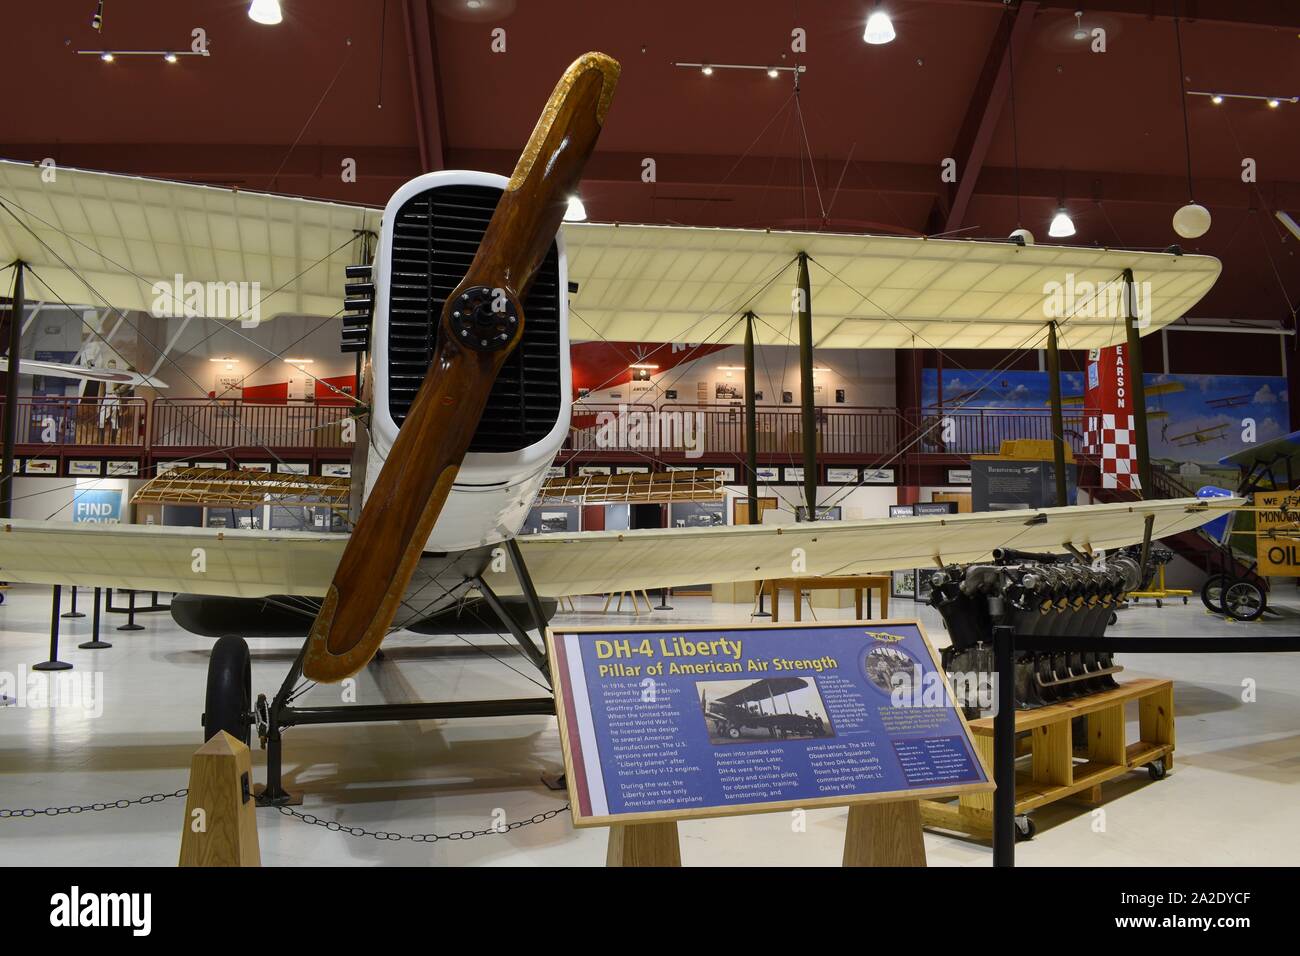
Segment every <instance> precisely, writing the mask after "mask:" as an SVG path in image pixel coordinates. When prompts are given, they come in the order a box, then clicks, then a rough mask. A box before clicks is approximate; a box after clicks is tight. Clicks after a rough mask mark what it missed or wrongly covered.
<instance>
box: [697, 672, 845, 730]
mask: <svg viewBox="0 0 1300 956" xmlns="http://www.w3.org/2000/svg"><path fill="white" fill-rule="evenodd" d="M807 686H808V680H807V679H806V678H803V677H767V678H764V679H763V680H757V681H754V682H753V683H752V684H749V685H747V686H745V687H742V688H740V690H737V691H733V692H731V693H730V694H723V695H722V696H721V697H717V698H715V699H714V700H709V699H708V692H707V690H706V689H705V688H704V687H701V688H700V710H702V711H703V712H704V719H705V721H706V722H707V723H708V725H709V734H710V736H713V737H718V738H727V739H731V740H739V739H740V738H741V737H743V736H744V733H745V730H746V729H751V728H752V729H753V730H757V731H760V732H763V733H766V734H767V735H768V736H769V737H774V738H778V739H781V738H786V737H829V736H832V734H833V731H832V729H831V726H830V725H829V724H828V723H827V722H826V719H825V718H824V717H822V716H820V715H814V714H812V713H811V712H806V713H803V714H797V713H795V711H794V707H793V706H792V705H791V704H790V694H791V693H792V692H793V691H797V690H803V689H804V688H805V687H807ZM777 695H781V696H782V697H784V698H785V707H786V710H785V713H781V711H780V710H779V708H778V706H777Z"/></svg>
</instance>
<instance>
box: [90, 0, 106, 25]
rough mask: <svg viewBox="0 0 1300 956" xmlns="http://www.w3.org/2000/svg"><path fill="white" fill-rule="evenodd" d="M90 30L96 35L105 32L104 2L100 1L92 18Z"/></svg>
mask: <svg viewBox="0 0 1300 956" xmlns="http://www.w3.org/2000/svg"><path fill="white" fill-rule="evenodd" d="M90 29H92V30H94V31H95V32H96V33H103V32H104V0H99V3H98V4H97V5H96V6H95V15H94V16H93V17H91V18H90Z"/></svg>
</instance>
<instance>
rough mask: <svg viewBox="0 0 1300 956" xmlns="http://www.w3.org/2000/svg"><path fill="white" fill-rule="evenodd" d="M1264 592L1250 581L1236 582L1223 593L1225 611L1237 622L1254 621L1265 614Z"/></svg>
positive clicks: (1265, 601) (1265, 600)
mask: <svg viewBox="0 0 1300 956" xmlns="http://www.w3.org/2000/svg"><path fill="white" fill-rule="evenodd" d="M1266 603H1267V599H1266V598H1265V597H1264V592H1263V591H1262V590H1261V589H1260V587H1259V586H1258V585H1256V584H1253V583H1251V582H1250V581H1240V580H1238V581H1235V582H1233V583H1231V584H1229V585H1228V586H1227V587H1226V588H1224V591H1223V610H1224V611H1225V612H1226V613H1227V615H1228V616H1229V617H1231V618H1233V619H1234V620H1237V621H1253V620H1256V619H1257V618H1258V617H1259V616H1260V615H1261V614H1263V613H1264V606H1265V604H1266Z"/></svg>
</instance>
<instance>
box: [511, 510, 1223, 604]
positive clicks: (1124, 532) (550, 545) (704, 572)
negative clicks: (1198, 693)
mask: <svg viewBox="0 0 1300 956" xmlns="http://www.w3.org/2000/svg"><path fill="white" fill-rule="evenodd" d="M1243 503H1244V502H1243V501H1242V499H1240V498H1217V499H1213V500H1211V501H1209V502H1204V501H1198V500H1197V499H1194V498H1180V499H1173V500H1169V501H1139V502H1133V503H1131V504H1130V503H1119V504H1101V505H1084V506H1072V507H1068V508H1043V509H1040V510H1038V511H1002V512H991V513H979V514H962V515H948V516H946V517H929V516H926V517H916V518H876V519H871V520H867V521H819V522H815V523H811V524H798V525H785V526H779V527H777V526H771V525H757V526H747V525H740V526H731V527H726V528H694V529H691V528H678V529H665V530H651V531H593V532H588V533H585V534H576V535H574V534H539V535H526V536H524V537H521V538H519V547H520V549H521V551H522V552H523V555H524V561H525V562H526V563H527V565H528V570H529V573H530V574H531V575H532V577H533V583H534V584H535V585H536V586H537V590H538V593H540V594H542V595H545V596H547V597H561V596H564V595H572V594H598V593H604V592H608V591H621V590H626V589H629V588H658V587H680V586H682V585H686V584H705V583H721V582H728V581H755V580H762V579H766V578H778V577H780V578H788V577H796V576H798V575H797V574H796V573H795V572H794V571H793V570H792V567H793V562H794V560H795V557H796V555H795V553H794V552H795V549H796V548H799V549H802V551H803V562H804V568H803V570H802V571H800V572H798V573H799V574H806V575H810V576H811V575H829V574H869V573H873V572H885V571H891V570H894V569H899V568H924V567H934V566H935V564H936V562H938V561H942V562H944V563H966V562H972V561H983V560H988V559H989V558H990V557H991V556H992V551H993V549H994V548H999V547H1008V548H1015V549H1017V550H1023V551H1049V552H1053V553H1056V554H1061V553H1064V552H1065V551H1067V550H1068V549H1066V548H1065V547H1064V545H1065V544H1071V545H1073V546H1074V547H1076V548H1078V549H1079V550H1081V551H1084V550H1089V549H1091V550H1093V551H1101V550H1106V549H1110V548H1116V547H1121V546H1123V545H1127V544H1135V543H1137V542H1139V541H1141V540H1142V531H1143V526H1144V519H1145V517H1146V515H1154V516H1155V527H1154V530H1153V532H1152V538H1153V539H1155V538H1162V537H1165V536H1167V535H1171V534H1176V533H1178V532H1179V531H1186V530H1188V529H1190V528H1196V527H1199V526H1200V525H1202V524H1205V523H1206V522H1208V521H1211V520H1213V519H1214V518H1217V517H1219V516H1221V515H1222V514H1224V512H1225V511H1226V510H1228V509H1231V508H1233V507H1240V506H1241V505H1242V504H1243ZM1044 518H1045V519H1046V520H1043V519H1044ZM486 579H487V581H488V584H490V585H491V586H492V588H493V590H496V591H497V592H498V593H499V594H517V593H519V587H518V585H517V584H516V583H515V580H514V575H513V573H512V572H511V571H510V570H509V569H506V570H505V571H503V572H497V573H493V574H489V575H487V576H486Z"/></svg>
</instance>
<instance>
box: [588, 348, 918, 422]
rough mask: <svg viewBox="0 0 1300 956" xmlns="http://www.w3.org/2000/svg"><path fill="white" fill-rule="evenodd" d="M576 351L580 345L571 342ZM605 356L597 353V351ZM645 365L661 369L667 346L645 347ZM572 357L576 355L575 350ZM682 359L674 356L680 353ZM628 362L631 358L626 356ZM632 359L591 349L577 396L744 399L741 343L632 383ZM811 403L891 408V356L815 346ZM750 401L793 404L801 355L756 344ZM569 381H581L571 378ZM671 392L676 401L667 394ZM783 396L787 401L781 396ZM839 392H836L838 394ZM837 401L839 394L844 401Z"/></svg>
mask: <svg viewBox="0 0 1300 956" xmlns="http://www.w3.org/2000/svg"><path fill="white" fill-rule="evenodd" d="M576 348H577V349H582V345H579V346H577V347H576ZM602 353H603V354H602ZM645 353H646V354H645V359H644V364H659V365H661V366H667V365H668V364H669V362H671V361H673V360H674V359H673V356H672V354H671V351H669V350H663V353H662V354H660V352H659V351H657V350H656V347H655V346H653V345H648V346H646V347H645ZM575 354H577V353H575ZM678 358H679V359H680V357H678ZM629 359H630V360H631V361H629ZM633 361H636V356H635V355H628V354H627V353H626V352H625V351H624V350H622V349H603V350H599V351H597V355H596V357H595V358H593V359H590V360H588V361H587V362H586V363H585V364H584V365H583V371H584V372H585V373H586V376H585V381H586V382H588V383H590V385H591V386H597V385H602V384H604V383H606V382H608V383H609V384H608V385H607V386H606V387H592V388H591V390H590V392H589V393H588V394H587V395H585V396H583V399H584V400H585V401H587V402H590V403H602V404H603V403H610V404H618V403H620V402H624V403H634V402H635V403H642V404H652V405H662V404H665V403H671V402H677V403H684V404H696V403H698V404H704V405H732V404H740V403H743V401H744V398H745V394H744V391H745V390H744V386H745V372H744V361H745V357H744V348H743V347H742V346H739V345H732V346H727V347H725V348H721V349H717V350H716V351H711V352H709V353H708V354H707V355H702V356H700V357H698V358H693V359H690V360H688V361H680V360H678V364H675V365H673V366H672V367H671V368H667V367H665V368H663V369H662V370H660V371H653V370H647V371H648V372H649V379H648V380H646V381H632V380H630V374H629V372H628V368H627V367H628V365H629V364H631V363H632V362H633ZM813 364H814V366H815V368H817V369H824V370H825V371H816V372H814V376H813V385H814V389H815V394H814V401H815V403H816V404H818V405H836V404H840V405H845V406H863V405H866V406H886V407H893V405H894V353H893V351H892V350H885V349H874V350H871V349H818V350H817V351H816V352H815V354H814V358H813ZM754 371H755V382H754V388H755V392H756V395H755V401H756V403H757V404H759V405H781V404H786V405H791V406H794V407H797V406H798V404H799V402H800V390H799V352H798V350H797V349H795V348H793V347H790V346H758V347H756V348H755V350H754ZM575 378H576V381H575V385H576V386H577V387H579V388H585V387H588V386H587V385H584V384H583V382H584V376H583V375H580V374H579V375H576V376H575ZM670 391H675V392H676V393H677V396H676V398H675V399H674V398H672V397H671V396H670V395H669V394H668V393H669V392H670ZM785 393H789V395H788V398H789V401H785V398H786V397H787V396H786V394H785ZM841 393H842V394H841ZM840 399H843V400H842V401H841V400H840Z"/></svg>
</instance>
